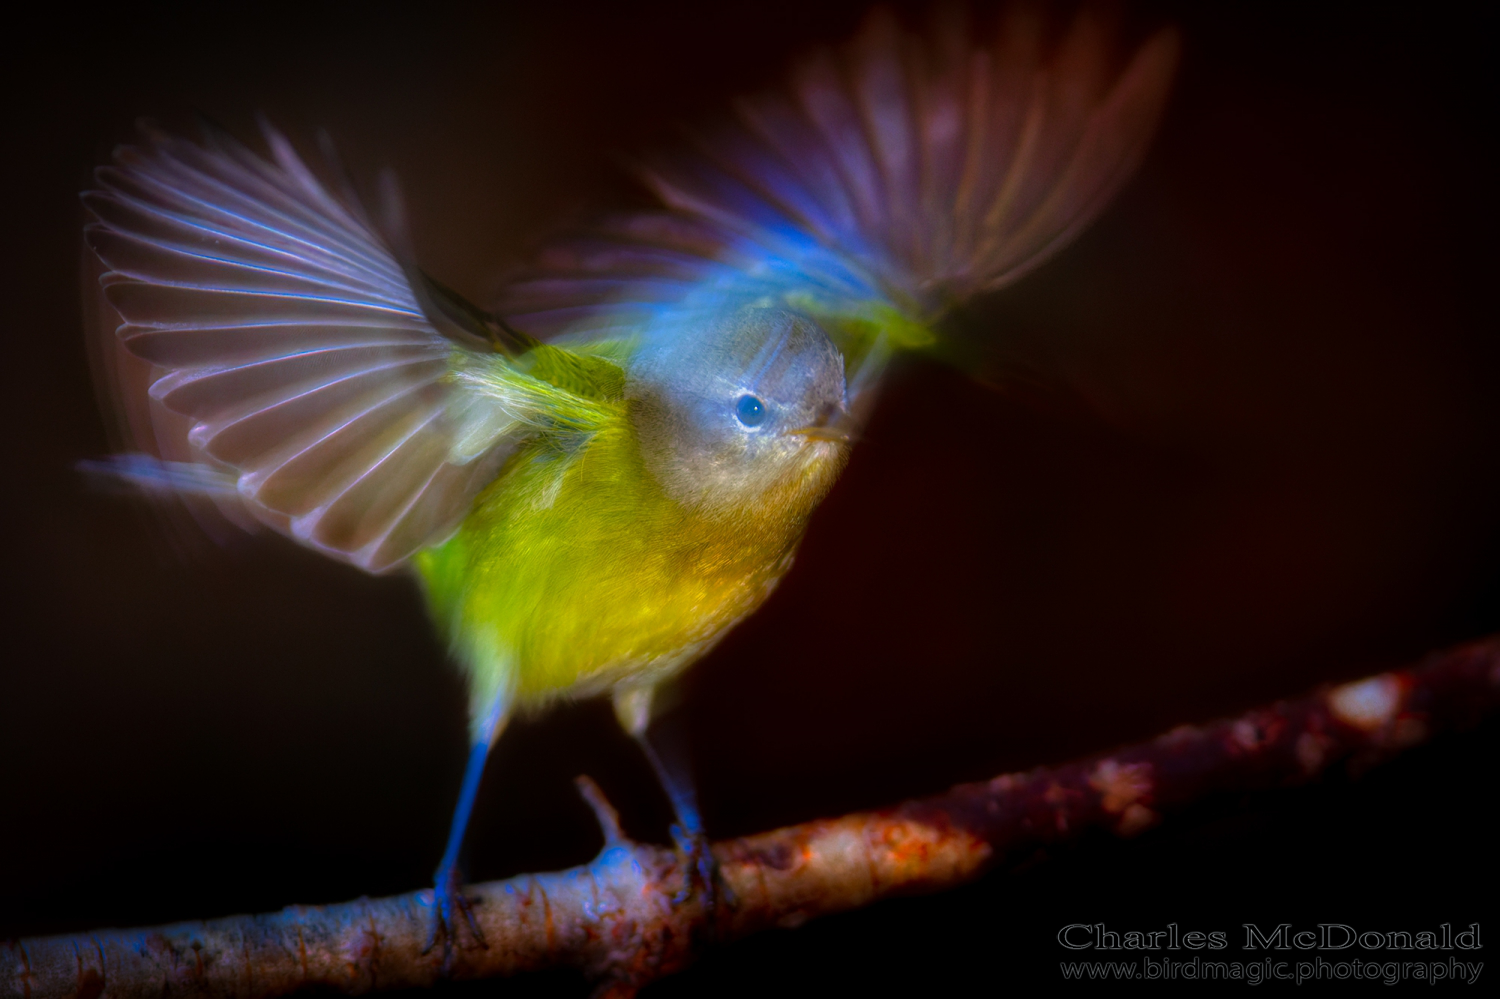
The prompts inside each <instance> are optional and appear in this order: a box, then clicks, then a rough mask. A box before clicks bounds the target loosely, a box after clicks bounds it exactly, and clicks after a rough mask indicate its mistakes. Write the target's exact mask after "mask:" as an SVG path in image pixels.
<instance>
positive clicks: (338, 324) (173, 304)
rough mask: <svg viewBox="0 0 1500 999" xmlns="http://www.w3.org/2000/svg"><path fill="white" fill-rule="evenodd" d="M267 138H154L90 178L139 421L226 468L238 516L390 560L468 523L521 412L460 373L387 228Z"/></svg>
mask: <svg viewBox="0 0 1500 999" xmlns="http://www.w3.org/2000/svg"><path fill="white" fill-rule="evenodd" d="M267 138H268V141H269V143H270V146H271V150H272V154H273V156H274V158H275V161H276V162H275V163H271V162H268V161H265V160H263V159H261V158H260V157H258V156H256V155H255V154H253V153H251V152H250V151H249V150H247V149H245V148H244V147H241V146H239V145H238V144H236V143H234V142H233V141H232V140H229V139H226V138H223V137H218V136H215V137H213V138H211V139H210V142H209V144H208V145H207V146H205V147H200V146H197V145H194V144H192V143H189V142H185V141H181V140H177V139H173V138H170V137H166V136H159V135H153V136H151V137H150V141H149V144H148V145H147V146H146V147H145V148H141V149H131V148H127V149H123V150H121V151H120V152H119V153H117V155H116V158H115V164H114V165H113V166H109V167H104V168H102V169H100V170H99V171H98V174H97V180H98V185H99V187H98V189H97V190H94V191H90V192H88V193H86V194H85V195H84V203H85V205H86V206H87V207H88V209H89V210H90V211H91V212H92V213H93V215H94V217H95V219H96V221H95V222H94V223H93V224H91V225H89V226H88V227H87V229H86V230H85V233H86V239H87V242H88V245H89V246H90V248H92V250H93V251H94V253H95V254H96V255H97V256H98V258H99V260H100V261H102V262H103V264H104V266H106V267H107V268H108V271H107V273H105V274H104V275H103V276H102V278H101V284H102V287H103V289H104V294H105V296H106V298H107V299H108V305H109V307H111V308H112V309H113V310H114V312H116V313H118V316H119V318H120V319H122V320H123V325H121V326H120V327H119V329H118V337H119V342H120V343H122V344H123V345H124V347H125V348H126V349H127V350H128V351H129V352H130V354H132V355H134V357H135V358H139V359H141V360H142V361H145V362H148V363H149V364H150V365H151V366H152V368H151V370H150V376H149V377H150V388H149V399H150V400H151V403H150V405H151V407H152V408H151V412H150V414H149V416H148V417H147V418H146V419H143V418H142V416H141V414H140V413H139V412H137V413H134V414H132V419H131V422H132V423H133V424H134V434H135V436H136V437H137V439H140V438H142V437H146V436H148V435H154V437H155V440H154V442H150V443H151V444H153V445H154V446H151V447H150V450H151V451H153V452H154V453H155V454H156V455H157V456H158V457H160V458H162V459H164V460H166V461H167V462H190V463H193V466H205V467H208V468H212V469H217V470H218V471H219V472H220V473H221V474H222V475H224V476H228V477H231V479H232V481H233V482H234V483H235V486H236V489H237V493H238V497H239V500H240V504H241V505H240V509H239V510H235V509H234V508H233V504H228V503H226V501H225V500H224V499H223V498H222V497H216V498H215V501H216V502H218V503H219V504H220V506H221V508H222V509H224V511H225V512H226V513H227V514H228V515H229V516H230V517H231V518H237V519H239V520H240V521H241V522H243V519H244V518H243V514H244V513H245V512H248V513H249V514H251V515H253V517H254V518H255V519H257V520H259V521H261V522H263V523H266V524H269V525H270V526H272V527H273V528H275V529H277V530H279V531H282V532H283V533H286V534H289V535H291V536H292V537H293V538H295V539H297V540H299V541H301V542H303V543H305V544H308V545H310V546H312V547H314V548H317V549H319V550H321V551H324V552H326V553H328V554H331V555H334V556H337V557H340V558H343V559H345V560H347V561H349V562H352V563H354V564H355V565H358V566H360V567H362V568H365V569H368V570H371V571H380V570H383V569H387V568H390V567H391V566H394V565H396V564H397V563H399V562H400V561H401V560H402V559H404V558H406V557H407V556H409V555H410V554H412V553H413V552H415V551H417V550H418V549H419V548H421V547H424V546H426V545H430V544H434V543H436V542H438V541H440V540H442V539H443V537H444V536H445V535H446V534H447V533H448V532H450V531H451V530H452V529H453V528H454V527H455V526H456V525H457V523H458V521H459V520H461V519H462V517H463V516H464V514H465V513H467V512H468V509H469V507H470V505H471V504H472V502H473V499H474V497H475V495H476V494H477V493H478V491H479V490H480V489H482V488H483V487H484V486H485V485H486V484H487V483H488V482H489V481H490V480H491V479H493V477H494V475H495V474H496V472H497V470H498V467H499V465H500V463H501V462H502V461H503V460H504V458H505V457H506V456H507V454H508V453H509V452H510V451H511V450H513V448H514V447H515V444H516V441H517V438H518V436H519V435H518V434H515V433H507V432H506V430H507V428H510V427H512V426H515V425H517V421H516V419H515V413H514V412H507V411H506V409H505V407H504V406H503V405H502V404H501V403H499V402H497V401H496V400H494V399H492V398H490V397H488V396H485V395H484V394H483V393H478V394H476V392H475V390H474V389H473V388H472V385H473V382H472V381H469V382H465V381H464V380H463V379H461V378H455V377H454V367H455V366H454V358H455V356H457V355H459V354H461V353H462V350H463V348H462V347H461V346H460V345H457V344H455V343H454V342H453V341H452V340H450V339H448V338H446V337H444V336H443V335H442V334H441V333H439V332H438V330H437V329H436V328H435V327H434V326H433V324H432V322H430V321H429V319H428V318H427V317H426V316H425V315H424V314H423V312H422V310H421V308H420V306H419V305H418V302H417V300H416V297H415V296H414V294H413V292H412V289H411V287H410V285H409V284H408V283H407V277H406V274H405V272H404V270H403V268H402V267H401V265H400V264H399V263H398V262H397V261H396V260H395V259H394V257H393V256H392V254H391V253H390V251H389V250H388V249H387V248H386V246H385V244H384V243H383V241H382V240H381V238H380V237H379V236H378V235H377V234H376V231H375V230H374V228H373V227H372V226H371V225H370V223H369V222H368V221H367V220H366V219H365V218H364V216H363V215H362V213H360V212H359V210H358V209H357V208H351V207H348V206H345V205H344V204H341V203H340V202H339V201H338V200H337V199H335V198H334V197H332V196H331V195H330V194H329V193H328V192H327V191H326V190H325V189H324V188H323V187H322V185H321V184H320V183H319V182H318V181H317V180H316V179H315V178H314V177H313V175H312V174H311V173H310V172H309V171H308V170H307V168H306V167H305V166H304V165H303V164H302V162H301V161H300V160H299V159H298V158H297V156H296V154H295V153H294V152H293V151H292V149H291V147H290V146H289V145H288V144H287V142H286V141H285V140H284V139H283V138H282V137H281V136H280V135H278V134H277V133H275V132H274V131H271V130H269V129H267ZM473 356H476V357H477V355H473ZM117 360H119V361H120V362H121V363H119V364H116V365H115V368H116V374H117V376H120V377H129V376H131V372H130V370H129V359H117ZM495 362H496V363H502V362H501V361H500V359H499V358H496V359H495ZM121 394H122V395H126V396H129V395H131V394H133V393H132V390H131V389H129V388H128V387H127V388H124V389H123V391H122V392H121ZM182 417H185V418H186V420H185V422H184V421H183V419H182ZM476 422H477V423H478V424H480V426H478V427H477V428H476V426H475V424H476ZM144 423H149V424H150V426H149V428H147V427H144V426H142V424H144ZM460 435H465V437H466V439H467V440H471V441H472V440H479V441H481V442H483V445H484V446H482V447H480V448H478V449H477V450H476V449H474V448H468V449H465V448H463V447H460V446H459V443H460V442H459V437H460ZM163 467H164V468H167V467H169V466H163ZM187 467H192V466H187ZM195 474H196V473H195ZM166 477H167V478H168V479H170V478H171V476H170V474H168V475H167V476H166ZM180 481H181V482H183V483H191V482H194V481H197V482H202V481H208V480H205V479H203V477H202V476H201V475H196V477H194V476H190V475H183V476H181V477H180ZM183 488H184V489H185V490H187V491H191V489H190V488H189V487H188V486H187V485H184V486H183Z"/></svg>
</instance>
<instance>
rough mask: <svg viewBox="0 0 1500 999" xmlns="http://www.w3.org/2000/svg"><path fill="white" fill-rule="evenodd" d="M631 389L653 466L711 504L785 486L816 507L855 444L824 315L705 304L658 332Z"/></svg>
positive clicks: (674, 486) (697, 503) (673, 484)
mask: <svg viewBox="0 0 1500 999" xmlns="http://www.w3.org/2000/svg"><path fill="white" fill-rule="evenodd" d="M674 334H675V335H674ZM626 395H627V396H628V397H629V398H630V399H631V402H632V411H633V417H634V419H635V422H636V428H637V430H638V432H639V434H640V439H641V451H642V456H643V458H644V459H645V461H646V465H647V467H648V469H649V470H650V471H651V472H652V473H653V474H654V475H655V476H656V477H657V479H658V481H660V482H661V484H662V486H663V488H664V489H665V490H666V491H667V493H668V494H669V495H671V496H672V497H673V498H674V499H676V500H677V501H678V502H680V503H683V504H684V505H687V506H690V507H693V508H696V509H702V510H704V511H705V512H709V511H714V510H730V509H733V508H736V507H744V506H746V505H748V504H751V503H754V502H755V501H756V500H759V499H762V498H763V497H764V496H765V494H766V493H768V492H773V491H775V492H780V491H781V490H790V492H791V493H792V494H793V495H789V496H786V497H784V499H785V500H787V501H791V502H796V499H797V498H805V499H806V500H807V507H808V509H809V510H810V509H811V506H812V505H813V504H816V502H817V501H818V500H819V499H821V498H822V495H823V493H824V492H826V491H827V489H828V487H829V486H830V485H832V482H833V478H834V477H835V476H836V475H837V473H838V471H839V469H840V468H841V467H842V465H843V461H844V458H845V456H846V455H847V452H848V436H847V434H846V433H844V432H843V431H842V420H843V419H844V418H845V417H846V416H847V413H848V404H847V400H846V399H845V397H844V359H843V357H841V356H840V355H839V352H838V350H837V349H836V348H835V347H834V345H833V344H832V342H830V341H829V339H828V336H827V334H825V333H824V332H823V330H822V329H821V328H820V327H819V326H818V325H817V323H815V322H813V321H812V320H811V319H809V318H808V317H806V316H804V315H800V314H798V313H795V312H789V311H787V310H786V309H783V308H778V307H770V306H763V305H736V306H735V307H733V308H724V309H718V310H714V311H713V312H710V313H707V314H704V313H700V314H699V317H698V318H697V319H696V321H694V322H692V323H690V324H686V325H685V326H684V327H683V329H682V332H680V333H676V332H675V331H673V332H672V333H667V334H664V335H661V336H658V337H655V338H653V339H652V340H651V341H649V342H648V343H647V344H646V346H645V347H643V349H642V350H641V351H640V353H639V354H638V355H637V356H636V358H635V359H634V360H633V361H632V363H631V366H630V374H629V378H628V381H627V384H626Z"/></svg>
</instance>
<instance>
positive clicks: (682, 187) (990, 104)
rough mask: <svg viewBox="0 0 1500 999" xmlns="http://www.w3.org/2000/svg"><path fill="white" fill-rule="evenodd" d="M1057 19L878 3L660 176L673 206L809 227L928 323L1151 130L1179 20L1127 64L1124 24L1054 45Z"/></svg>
mask: <svg viewBox="0 0 1500 999" xmlns="http://www.w3.org/2000/svg"><path fill="white" fill-rule="evenodd" d="M1046 27H1047V25H1046V23H1045V21H1044V20H1043V19H1042V18H1041V17H1039V16H1038V15H1037V14H1036V13H1035V12H1028V11H1026V10H1022V9H1017V10H1015V11H1012V12H1011V13H1010V14H1009V15H1008V16H1007V17H1006V18H1005V19H1004V20H1003V21H1002V23H1001V24H1000V25H999V30H998V33H997V36H996V38H995V41H994V42H993V44H990V45H988V46H983V45H975V44H973V43H972V42H971V41H969V39H968V37H967V32H966V30H965V29H964V28H963V27H962V26H961V25H959V24H957V23H956V22H949V23H948V24H947V25H946V26H944V27H943V28H942V29H940V30H938V31H935V32H933V33H932V35H931V36H930V37H929V38H927V39H922V38H918V37H916V36H912V35H909V34H906V33H904V32H903V31H902V30H901V29H900V28H899V27H898V25H897V23H896V21H895V18H894V17H893V16H892V15H891V14H890V12H889V11H882V12H878V13H877V14H875V15H874V16H872V17H871V18H870V19H869V20H868V21H867V22H866V25H865V27H864V29H863V30H862V31H861V33H860V34H859V35H858V36H857V37H856V38H855V39H854V41H853V42H851V43H850V44H849V45H847V46H846V47H845V48H844V49H843V50H842V51H840V52H837V53H830V52H824V53H822V54H820V55H817V56H815V57H814V58H812V59H811V60H809V61H808V62H806V63H805V64H803V65H802V66H801V67H800V68H799V69H798V70H797V71H796V72H795V73H794V74H793V76H792V80H791V84H790V87H789V88H788V89H787V90H786V91H784V92H781V93H771V94H767V95H763V96H761V97H758V98H754V99H750V100H745V101H741V102H740V103H739V106H738V118H737V120H736V121H734V122H731V123H728V124H726V125H724V126H722V127H721V128H719V129H718V130H717V131H716V132H713V133H709V134H706V135H703V136H701V137H700V138H699V140H698V141H697V142H696V150H695V151H694V152H693V153H692V154H690V155H687V156H682V157H679V158H677V159H675V160H673V161H671V162H663V163H660V164H657V165H654V166H652V167H651V168H649V169H648V171H647V178H648V181H649V182H650V183H651V185H652V186H653V187H654V188H655V190H656V192H657V194H658V195H659V196H660V197H661V199H662V200H663V201H664V202H665V203H667V204H668V205H670V206H672V207H674V208H677V209H680V210H682V211H684V212H687V213H689V214H692V215H696V216H700V217H703V218H708V219H713V220H715V221H718V222H720V223H721V224H723V225H725V226H726V227H728V228H730V229H732V230H734V231H737V232H741V233H744V234H745V235H747V236H750V237H751V238H757V239H764V236H763V235H762V233H764V232H766V231H767V230H770V231H771V232H776V231H778V230H784V229H787V228H792V229H795V230H798V231H801V232H805V233H807V234H809V235H811V236H812V237H813V238H815V239H816V240H817V241H818V242H820V243H821V244H823V245H824V246H827V247H830V248H833V249H836V250H838V251H839V252H841V253H843V254H845V255H847V256H849V257H851V258H853V259H854V260H856V261H858V262H859V264H860V265H861V266H862V267H864V268H865V269H867V270H868V271H869V272H870V273H872V274H873V275H874V276H875V277H876V278H877V280H878V281H879V282H880V284H881V286H882V288H883V289H884V290H885V291H886V292H887V294H888V295H890V297H891V298H892V300H893V301H894V302H896V303H897V304H899V305H902V306H904V307H914V308H915V309H916V312H915V314H914V316H913V317H914V318H917V319H921V320H930V319H932V318H934V317H935V315H936V314H937V313H939V312H941V311H942V310H943V308H944V307H945V306H946V305H948V304H950V303H952V302H954V301H961V300H963V299H966V298H968V297H970V296H972V295H974V294H976V293H978V292H981V291H987V290H992V289H995V288H999V287H1001V286H1003V285H1006V284H1008V283H1010V282H1012V281H1014V280H1016V279H1017V278H1018V277H1020V276H1021V275H1022V274H1024V273H1025V272H1026V271H1028V270H1030V269H1031V268H1033V267H1035V266H1037V265H1038V264H1039V263H1041V262H1042V261H1044V260H1046V259H1047V258H1048V257H1049V256H1051V255H1052V254H1053V253H1055V252H1056V251H1057V250H1058V249H1059V248H1061V247H1062V246H1063V245H1064V244H1066V243H1067V242H1068V241H1069V240H1070V239H1071V238H1072V237H1073V236H1074V235H1076V234H1077V233H1078V232H1079V231H1080V230H1081V229H1082V228H1083V227H1085V226H1086V225H1088V223H1089V222H1090V221H1092V220H1093V218H1094V217H1095V216H1096V215H1098V213H1099V212H1100V211H1101V210H1102V209H1103V207H1104V206H1105V204H1106V203H1107V202H1108V201H1109V199H1110V198H1111V197H1112V196H1113V194H1114V193H1115V191H1116V190H1117V189H1118V188H1119V187H1120V185H1121V184H1122V183H1123V182H1124V181H1125V180H1126V179H1127V178H1128V176H1129V175H1130V174H1131V172H1132V171H1133V170H1134V169H1135V167H1136V166H1137V164H1138V163H1139V161H1140V159H1141V157H1142V155H1143V154H1144V152H1145V149H1146V146H1147V144H1148V142H1149V140H1150V138H1151V135H1152V133H1153V131H1154V130H1155V126H1156V122H1157V120H1158V118H1159V117H1160V114H1161V111H1162V107H1163V105H1164V103H1165V100H1166V95H1167V91H1168V87H1169V84H1170V82H1171V78H1172V74H1173V70H1174V68H1175V66H1176V62H1177V50H1178V41H1177V36H1176V34H1175V32H1173V31H1171V30H1170V29H1164V30H1162V31H1160V32H1158V33H1157V34H1156V35H1154V36H1152V37H1151V38H1149V39H1148V40H1147V41H1146V42H1145V43H1144V44H1143V45H1141V46H1140V47H1139V48H1138V49H1137V50H1136V51H1135V52H1134V54H1133V55H1131V56H1130V57H1129V58H1128V59H1126V60H1124V61H1123V66H1122V67H1121V68H1118V69H1117V66H1119V62H1118V61H1117V59H1116V58H1115V55H1116V54H1115V52H1114V44H1113V40H1112V38H1111V32H1109V31H1107V30H1106V29H1105V27H1104V25H1103V24H1102V23H1101V21H1100V20H1099V19H1098V18H1097V17H1095V16H1093V15H1091V14H1090V13H1089V12H1087V11H1085V12H1084V13H1083V14H1081V15H1080V16H1078V17H1077V18H1076V19H1075V20H1074V22H1073V23H1072V25H1071V26H1070V27H1069V28H1068V29H1067V30H1066V31H1065V32H1063V34H1062V36H1061V38H1060V39H1058V40H1056V41H1055V42H1054V41H1052V40H1050V39H1049V38H1048V32H1047V31H1046Z"/></svg>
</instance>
